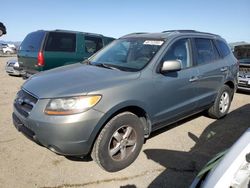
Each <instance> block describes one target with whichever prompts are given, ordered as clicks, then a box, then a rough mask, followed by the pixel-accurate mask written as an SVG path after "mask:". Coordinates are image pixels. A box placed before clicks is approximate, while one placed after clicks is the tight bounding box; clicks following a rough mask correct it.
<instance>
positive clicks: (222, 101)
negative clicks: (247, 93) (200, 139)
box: [208, 85, 233, 119]
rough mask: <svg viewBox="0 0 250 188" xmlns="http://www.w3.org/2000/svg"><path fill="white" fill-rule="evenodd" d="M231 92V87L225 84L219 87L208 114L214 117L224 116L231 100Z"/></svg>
mask: <svg viewBox="0 0 250 188" xmlns="http://www.w3.org/2000/svg"><path fill="white" fill-rule="evenodd" d="M232 94H233V92H232V89H231V88H230V87H228V86H227V85H224V86H223V87H222V88H221V89H220V91H219V93H218V95H217V97H216V99H215V101H214V104H213V106H211V107H210V108H209V110H208V115H209V116H210V117H212V118H215V119H220V118H222V117H224V116H226V115H227V113H228V111H229V108H230V105H231V102H232V97H233V95H232Z"/></svg>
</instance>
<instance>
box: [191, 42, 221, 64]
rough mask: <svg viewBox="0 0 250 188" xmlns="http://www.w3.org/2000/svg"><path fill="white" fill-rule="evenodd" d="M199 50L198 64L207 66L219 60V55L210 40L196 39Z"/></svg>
mask: <svg viewBox="0 0 250 188" xmlns="http://www.w3.org/2000/svg"><path fill="white" fill-rule="evenodd" d="M195 46H196V50H197V64H198V65H201V64H205V63H209V62H213V61H215V60H216V59H218V57H219V54H218V52H217V50H216V48H215V46H214V44H213V41H212V40H210V39H195Z"/></svg>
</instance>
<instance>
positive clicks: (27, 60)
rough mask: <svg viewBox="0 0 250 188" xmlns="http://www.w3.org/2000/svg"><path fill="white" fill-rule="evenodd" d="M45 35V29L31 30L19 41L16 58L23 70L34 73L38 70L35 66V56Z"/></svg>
mask: <svg viewBox="0 0 250 188" xmlns="http://www.w3.org/2000/svg"><path fill="white" fill-rule="evenodd" d="M45 36H46V32H45V31H36V32H32V33H30V34H28V35H27V36H26V37H25V39H24V40H23V42H22V43H21V45H20V47H19V50H18V54H17V58H18V62H19V64H20V67H21V68H23V69H24V71H25V72H28V73H31V74H34V73H36V72H37V71H38V68H37V66H36V65H37V56H38V52H39V51H40V49H41V47H42V43H43V41H44V38H45Z"/></svg>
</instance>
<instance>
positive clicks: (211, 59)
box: [193, 38, 229, 107]
mask: <svg viewBox="0 0 250 188" xmlns="http://www.w3.org/2000/svg"><path fill="white" fill-rule="evenodd" d="M193 43H194V46H195V50H194V51H195V52H196V53H195V65H196V67H197V68H198V71H199V79H198V80H197V83H196V85H197V87H196V93H197V95H198V96H199V98H198V100H197V101H198V104H199V106H200V107H201V106H205V105H208V104H211V102H213V101H214V100H215V97H216V96H217V93H218V90H219V89H220V88H221V87H222V85H223V84H224V83H223V82H224V80H225V77H226V75H227V73H228V68H229V67H228V64H227V63H226V62H225V61H222V60H221V59H220V56H219V53H218V50H217V48H216V46H215V44H214V41H213V40H212V39H209V38H194V39H193Z"/></svg>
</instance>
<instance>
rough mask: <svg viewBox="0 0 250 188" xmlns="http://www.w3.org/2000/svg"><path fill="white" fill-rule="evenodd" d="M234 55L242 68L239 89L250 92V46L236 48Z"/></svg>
mask: <svg viewBox="0 0 250 188" xmlns="http://www.w3.org/2000/svg"><path fill="white" fill-rule="evenodd" d="M234 55H235V57H236V58H237V59H238V61H239V66H240V69H239V84H238V89H239V90H244V91H250V44H248V45H239V46H235V47H234Z"/></svg>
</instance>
